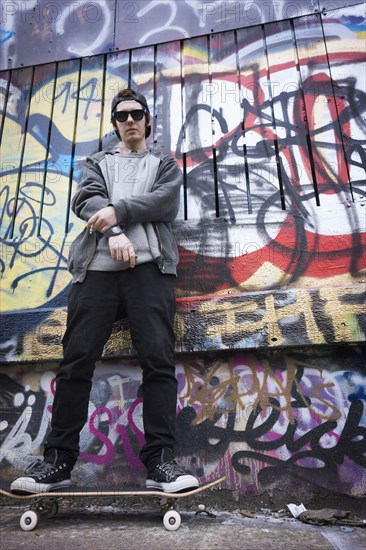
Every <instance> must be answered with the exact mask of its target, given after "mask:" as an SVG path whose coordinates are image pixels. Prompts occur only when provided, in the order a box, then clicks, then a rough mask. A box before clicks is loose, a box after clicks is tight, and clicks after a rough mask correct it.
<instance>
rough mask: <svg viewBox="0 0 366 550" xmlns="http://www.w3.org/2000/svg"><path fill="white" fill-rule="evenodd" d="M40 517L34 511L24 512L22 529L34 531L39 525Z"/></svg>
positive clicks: (21, 521)
mask: <svg viewBox="0 0 366 550" xmlns="http://www.w3.org/2000/svg"><path fill="white" fill-rule="evenodd" d="M38 520H39V515H38V514H37V512H34V510H28V511H27V512H24V514H23V515H22V517H21V518H20V528H21V529H22V530H23V531H32V530H33V529H34V528H35V527H36V526H37V523H38Z"/></svg>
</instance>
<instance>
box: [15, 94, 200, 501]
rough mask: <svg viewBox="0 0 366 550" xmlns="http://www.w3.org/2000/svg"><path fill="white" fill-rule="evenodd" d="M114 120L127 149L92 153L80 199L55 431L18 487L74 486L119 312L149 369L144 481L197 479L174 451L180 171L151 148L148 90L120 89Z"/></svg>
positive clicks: (171, 485) (182, 483) (163, 484)
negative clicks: (95, 385) (80, 225)
mask: <svg viewBox="0 0 366 550" xmlns="http://www.w3.org/2000/svg"><path fill="white" fill-rule="evenodd" d="M111 121H112V124H113V126H114V129H115V131H116V133H117V135H118V137H119V138H120V140H121V142H122V143H121V146H120V147H119V148H118V150H116V151H111V152H106V151H101V152H99V153H96V154H94V155H92V156H90V157H88V158H87V160H86V164H85V168H84V173H83V178H82V181H81V182H80V183H79V185H78V187H77V191H76V194H75V196H74V198H73V202H72V209H73V212H74V213H75V214H76V215H77V216H78V217H79V218H81V219H83V220H85V222H86V227H85V229H84V231H83V232H82V233H81V234H80V235H79V236H78V237H77V238H76V239H75V241H74V243H73V244H72V246H71V250H70V258H69V269H70V271H71V273H72V275H73V284H72V288H71V293H70V296H69V302H68V317H67V328H66V332H65V336H64V338H63V349H64V357H63V360H62V362H61V364H60V368H59V371H58V373H57V376H56V393H55V397H54V403H53V412H52V421H51V431H50V433H49V435H48V438H47V441H46V444H45V448H44V457H43V460H38V461H36V462H33V463H32V464H31V465H30V466H28V468H27V469H26V470H25V473H24V475H23V476H22V477H20V478H18V479H16V480H15V481H14V482H13V483H12V484H11V490H13V491H19V490H21V491H25V492H29V493H37V492H46V491H50V490H55V489H58V488H60V487H65V486H68V485H70V473H71V471H72V469H73V467H74V465H75V462H76V460H77V458H78V455H79V434H80V431H81V429H82V428H83V426H84V424H85V422H86V421H87V414H88V404H89V394H90V390H91V386H92V376H93V372H94V368H95V362H96V361H97V360H98V359H99V358H100V357H101V355H102V352H103V347H104V345H105V344H106V342H107V340H108V338H109V336H110V334H111V331H112V326H113V323H114V322H115V321H116V320H117V318H121V317H127V318H128V320H129V327H130V331H131V337H132V343H133V346H134V349H135V350H136V353H137V356H138V360H139V364H140V366H141V368H142V372H143V379H142V392H143V422H144V432H145V444H144V446H143V447H142V449H141V452H140V458H141V460H142V462H143V463H144V464H145V466H146V469H147V480H146V487H147V488H148V489H152V490H154V489H159V490H163V491H166V492H178V491H182V490H189V489H194V488H196V487H197V486H198V480H197V479H196V478H195V477H193V476H192V475H190V474H188V473H186V472H185V471H184V470H183V469H182V468H181V467H180V466H179V465H178V464H177V462H176V461H175V459H174V452H173V448H174V445H175V443H176V437H175V418H176V403H177V380H176V377H175V364H174V344H175V338H174V332H173V319H174V313H175V295H174V279H175V277H176V267H177V264H178V251H177V246H176V243H175V240H174V237H173V234H172V231H171V227H170V222H172V221H173V220H174V219H175V217H176V215H177V213H178V208H179V196H180V186H181V181H182V175H181V172H180V169H179V167H178V165H177V164H176V162H175V161H174V159H173V158H171V157H169V156H159V155H157V154H156V153H154V152H152V151H150V150H149V149H148V148H147V146H146V138H147V137H148V136H149V134H150V131H151V122H150V113H149V108H148V105H147V102H146V98H145V97H144V96H143V95H141V94H140V93H138V92H135V91H134V90H131V89H125V90H122V91H121V92H119V94H118V95H117V96H116V97H115V98H114V99H113V101H112V118H111ZM121 312H122V314H121Z"/></svg>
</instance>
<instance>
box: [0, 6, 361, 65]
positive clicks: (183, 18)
mask: <svg viewBox="0 0 366 550" xmlns="http://www.w3.org/2000/svg"><path fill="white" fill-rule="evenodd" d="M354 4H360V0H296V1H294V0H266V2H261V1H259V0H240V1H238V0H216V1H213V0H2V2H1V5H0V17H1V23H2V25H1V30H0V43H1V46H2V48H1V50H0V70H3V69H10V68H13V69H14V68H17V67H24V66H28V65H38V64H40V63H48V62H52V61H62V60H64V59H72V58H82V57H86V56H92V55H98V54H101V53H106V52H116V51H119V50H126V49H128V48H138V47H142V46H150V45H151V44H157V43H159V44H162V43H163V42H169V41H172V40H181V39H185V38H192V37H194V36H202V35H206V34H209V33H212V32H215V33H217V32H222V31H226V30H230V29H236V28H239V27H248V26H253V25H259V24H261V23H268V22H270V21H280V20H282V19H290V18H295V17H301V16H304V15H309V14H312V13H327V12H328V11H329V10H333V11H334V10H336V9H339V8H344V7H350V6H352V5H354Z"/></svg>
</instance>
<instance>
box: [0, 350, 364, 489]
mask: <svg viewBox="0 0 366 550" xmlns="http://www.w3.org/2000/svg"><path fill="white" fill-rule="evenodd" d="M362 367H363V362H362V354H361V350H359V349H358V348H353V349H351V350H349V349H347V350H345V349H343V348H341V349H339V348H338V350H337V351H332V350H327V351H326V353H323V354H321V353H318V354H317V356H314V354H311V355H307V354H304V353H291V354H287V355H286V354H281V356H279V355H278V356H275V355H265V354H261V353H256V354H252V353H250V352H247V353H237V354H230V355H227V356H222V357H218V356H217V355H216V356H215V357H212V358H210V357H207V356H206V357H205V358H204V359H199V358H192V357H186V358H182V359H180V360H178V361H177V377H178V382H179V390H178V391H179V398H178V408H177V412H178V417H177V418H178V439H179V446H178V447H179V448H178V451H179V455H180V457H181V460H182V461H183V462H185V463H186V465H187V467H188V466H189V467H190V468H191V469H192V470H193V471H194V472H195V473H197V475H198V476H199V477H200V478H201V479H202V480H210V479H213V478H215V477H217V476H218V475H221V474H223V473H226V474H227V475H228V481H227V486H228V487H232V488H233V487H235V488H236V489H238V490H239V491H240V493H242V494H245V495H258V494H261V493H262V492H263V491H264V490H269V488H273V487H275V486H278V484H282V483H283V480H282V478H283V476H284V474H285V476H286V477H287V479H288V480H289V479H298V480H300V479H303V480H307V481H309V482H311V483H313V484H315V485H318V486H322V487H324V488H326V489H327V490H329V492H330V493H338V494H341V493H346V494H349V495H352V496H361V495H362V494H364V491H365V486H366V477H365V471H366V470H365V465H366V462H365V460H366V440H365V435H366V424H365V403H366V394H365V383H366V380H365V372H364V370H363V371H362ZM0 381H1V392H0V399H1V403H2V408H1V417H0V442H1V447H0V462H1V467H2V469H3V471H4V472H6V471H10V470H12V469H19V468H23V467H24V466H25V465H27V464H28V461H29V457H30V455H36V454H38V453H40V451H41V447H42V443H43V441H44V439H45V436H46V433H47V430H48V428H49V421H50V416H51V412H52V400H53V392H54V370H47V369H44V368H42V369H41V368H39V367H36V368H34V369H32V372H31V373H30V372H28V371H27V370H26V369H24V368H19V367H13V368H9V367H8V366H7V367H6V368H5V367H3V368H2V369H1V373H0ZM140 384H141V376H140V369H139V368H138V365H137V364H136V363H135V362H134V361H133V360H126V361H124V362H122V363H121V362H118V363H116V362H113V361H110V360H109V361H104V362H103V363H102V364H100V365H99V366H98V368H97V370H96V374H95V378H94V384H93V390H92V395H91V400H90V408H89V420H88V423H87V424H86V425H85V427H84V429H83V431H82V435H81V455H80V460H79V462H78V463H77V467H76V469H75V471H74V472H75V474H74V475H75V479H76V480H78V479H79V480H80V482H82V483H85V482H86V481H88V480H90V481H92V482H93V483H100V484H103V483H105V482H106V481H107V482H108V484H109V485H117V484H118V483H121V482H123V483H128V482H130V483H135V482H136V481H137V482H138V481H139V480H140V478H141V482H142V481H143V478H144V470H143V466H142V464H141V463H140V461H139V458H138V452H139V448H140V446H141V444H142V442H143V440H144V439H143V438H144V436H143V427H142V424H141V422H142V415H141V407H142V401H141V397H140V392H139V388H140Z"/></svg>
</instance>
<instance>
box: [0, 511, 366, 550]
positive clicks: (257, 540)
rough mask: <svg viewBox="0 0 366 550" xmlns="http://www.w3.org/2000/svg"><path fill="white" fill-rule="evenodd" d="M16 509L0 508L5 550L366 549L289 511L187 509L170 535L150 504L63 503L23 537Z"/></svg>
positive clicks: (345, 533) (363, 536) (364, 535)
mask: <svg viewBox="0 0 366 550" xmlns="http://www.w3.org/2000/svg"><path fill="white" fill-rule="evenodd" d="M11 504H12V506H9V507H8V506H6V505H4V506H2V507H0V516H1V523H0V547H1V548H4V549H6V550H18V549H19V548H26V549H27V550H33V549H34V550H36V549H37V550H49V549H50V548H52V549H53V550H73V549H75V548H78V549H80V550H81V549H82V550H105V549H108V550H114V549H123V548H128V549H129V550H134V549H136V550H137V549H139V550H154V549H159V550H171V549H172V548H178V549H179V550H186V549H187V550H188V549H189V550H212V549H214V548H220V549H225V550H243V549H245V550H263V549H265V550H281V549H286V550H334V549H335V550H351V549H352V550H364V548H365V542H366V529H363V528H353V529H345V528H341V527H339V526H337V527H334V526H332V527H315V526H311V525H305V524H303V523H301V522H300V521H299V520H296V519H294V518H292V517H290V515H289V513H287V512H285V511H283V512H282V513H279V514H278V513H277V514H274V513H263V512H261V513H259V514H255V517H253V518H249V517H244V516H243V511H240V510H234V511H225V510H222V509H220V510H217V509H212V508H210V511H213V512H214V513H215V514H216V517H215V518H211V517H209V516H207V515H206V514H201V515H198V516H197V515H195V513H194V511H185V509H184V507H183V506H182V509H181V515H182V524H181V527H180V528H179V530H178V531H175V532H168V531H166V530H165V529H164V527H163V524H162V516H161V514H160V512H158V511H156V508H154V506H147V505H146V503H145V504H143V505H141V503H133V504H132V505H131V508H130V509H128V507H126V506H125V507H117V506H116V505H110V506H95V505H92V506H90V504H89V505H86V506H83V505H81V504H80V503H79V505H78V506H77V507H75V506H73V505H72V504H71V503H63V505H61V506H60V509H59V512H58V514H57V516H56V517H55V518H53V519H47V518H41V521H40V523H39V524H38V526H37V527H36V529H35V530H34V531H29V532H24V531H21V529H20V527H19V518H20V516H21V513H22V508H21V507H16V506H13V503H11ZM69 504H70V505H69Z"/></svg>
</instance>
